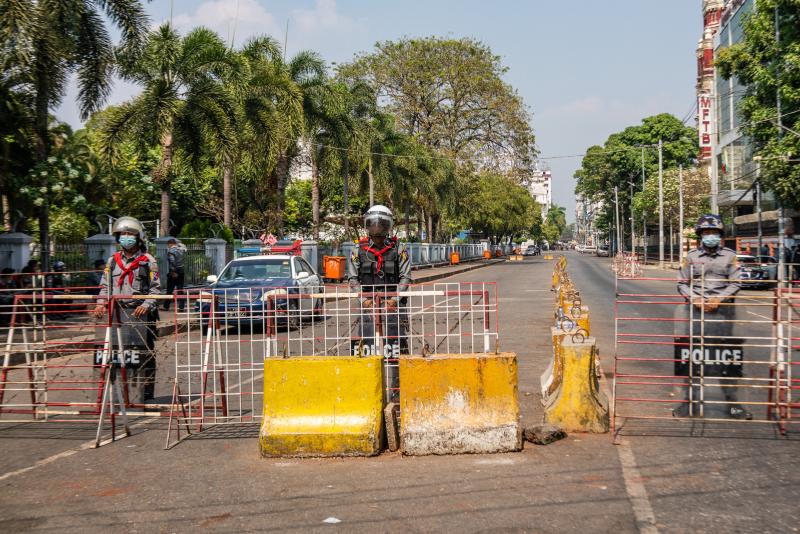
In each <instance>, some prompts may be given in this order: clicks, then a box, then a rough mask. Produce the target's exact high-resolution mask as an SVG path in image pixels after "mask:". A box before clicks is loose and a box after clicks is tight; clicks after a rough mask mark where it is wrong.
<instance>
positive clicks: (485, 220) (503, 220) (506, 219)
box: [463, 173, 541, 242]
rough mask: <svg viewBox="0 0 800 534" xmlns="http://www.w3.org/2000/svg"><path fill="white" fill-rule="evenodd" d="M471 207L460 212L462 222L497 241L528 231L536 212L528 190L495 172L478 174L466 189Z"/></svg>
mask: <svg viewBox="0 0 800 534" xmlns="http://www.w3.org/2000/svg"><path fill="white" fill-rule="evenodd" d="M468 195H469V197H470V200H471V202H472V203H473V204H472V208H471V209H470V210H467V211H465V212H463V222H464V225H465V226H466V227H469V228H471V229H472V231H474V232H480V233H482V234H484V235H486V236H487V237H490V238H492V240H493V241H494V242H499V241H501V240H502V239H503V238H506V237H509V236H518V235H523V234H526V233H528V231H529V230H530V229H531V226H532V221H533V220H534V217H539V218H541V215H540V214H537V213H536V212H537V209H536V207H535V206H536V203H535V202H534V200H533V198H531V195H530V193H528V190H527V189H525V188H524V187H522V186H521V185H518V184H516V183H514V182H513V181H512V180H511V179H509V178H508V177H505V176H501V175H497V174H489V173H485V174H482V175H479V176H478V177H477V179H476V180H475V183H474V184H472V190H471V191H469V193H468Z"/></svg>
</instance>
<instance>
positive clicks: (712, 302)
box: [704, 297, 721, 313]
mask: <svg viewBox="0 0 800 534" xmlns="http://www.w3.org/2000/svg"><path fill="white" fill-rule="evenodd" d="M720 302H721V299H720V298H719V297H711V298H710V299H708V301H707V302H706V305H705V306H704V309H705V311H706V313H709V312H715V311H717V310H718V309H719V303H720Z"/></svg>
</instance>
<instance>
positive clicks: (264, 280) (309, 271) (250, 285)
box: [195, 255, 324, 329]
mask: <svg viewBox="0 0 800 534" xmlns="http://www.w3.org/2000/svg"><path fill="white" fill-rule="evenodd" d="M207 280H208V282H209V286H208V287H207V288H206V289H204V290H203V294H204V296H205V297H207V298H202V299H201V301H200V302H198V303H197V304H196V305H195V311H196V312H199V311H202V325H203V328H204V329H205V328H206V327H207V326H208V322H209V320H210V319H211V317H212V313H211V305H212V304H211V302H212V298H213V302H214V303H215V304H214V305H215V310H214V314H213V317H214V319H216V320H218V321H219V325H220V326H221V327H225V326H255V325H263V324H265V323H266V322H267V319H268V318H270V317H274V318H275V319H276V321H275V324H282V325H288V326H289V327H291V328H296V327H299V326H300V325H301V323H302V321H303V320H304V319H312V318H314V317H319V316H320V315H321V313H322V312H321V310H322V306H323V302H324V299H323V298H322V297H321V296H320V293H322V291H323V287H322V285H321V280H320V277H319V275H318V274H317V272H316V271H315V270H314V268H313V267H312V266H311V265H309V263H308V262H307V261H306V260H305V259H304V258H302V257H300V256H293V255H266V256H249V257H245V258H239V259H235V260H233V261H232V262H230V263H228V265H226V266H225V268H224V269H223V270H222V272H221V273H220V274H219V276H214V275H211V276H209V277H208V279H207Z"/></svg>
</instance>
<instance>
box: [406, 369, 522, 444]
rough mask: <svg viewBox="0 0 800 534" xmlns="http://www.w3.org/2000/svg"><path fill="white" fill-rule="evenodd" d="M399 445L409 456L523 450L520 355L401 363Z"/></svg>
mask: <svg viewBox="0 0 800 534" xmlns="http://www.w3.org/2000/svg"><path fill="white" fill-rule="evenodd" d="M400 444H401V447H402V450H403V453H404V454H408V455H424V454H462V453H490V452H508V451H517V450H520V449H521V448H522V428H521V426H520V416H519V402H518V399H517V357H516V355H515V354H513V353H500V354H442V355H435V356H430V357H427V358H423V357H417V356H413V357H408V358H401V359H400Z"/></svg>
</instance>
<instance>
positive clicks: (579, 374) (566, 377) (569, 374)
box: [545, 336, 609, 433]
mask: <svg viewBox="0 0 800 534" xmlns="http://www.w3.org/2000/svg"><path fill="white" fill-rule="evenodd" d="M595 351H596V346H595V339H594V338H591V337H589V338H586V339H584V340H582V341H573V340H572V339H571V336H565V337H564V338H563V339H562V340H561V343H560V354H561V363H562V365H563V377H562V379H561V384H560V385H559V387H558V388H557V389H556V390H555V391H554V392H553V393H552V394H551V395H550V396H549V398H548V399H547V404H546V406H545V421H546V422H548V423H552V424H554V425H558V426H560V427H561V428H563V429H564V430H566V431H567V432H596V433H604V432H608V427H609V418H608V399H607V398H606V396H605V395H604V394H603V393H602V392H601V391H600V387H599V383H598V379H597V372H596V365H597V361H596V358H595Z"/></svg>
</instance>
